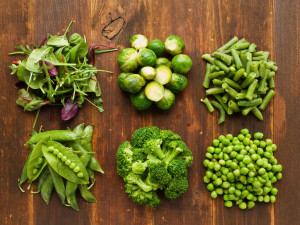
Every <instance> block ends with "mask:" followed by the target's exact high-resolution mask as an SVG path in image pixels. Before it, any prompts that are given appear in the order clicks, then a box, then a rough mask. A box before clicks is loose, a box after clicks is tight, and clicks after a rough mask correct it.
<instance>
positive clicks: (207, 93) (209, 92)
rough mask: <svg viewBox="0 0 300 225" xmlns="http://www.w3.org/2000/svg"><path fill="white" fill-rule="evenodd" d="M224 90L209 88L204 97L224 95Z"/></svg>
mask: <svg viewBox="0 0 300 225" xmlns="http://www.w3.org/2000/svg"><path fill="white" fill-rule="evenodd" d="M224 92H225V90H224V89H223V88H221V87H215V88H210V89H207V90H206V91H205V93H206V95H215V94H221V93H224Z"/></svg>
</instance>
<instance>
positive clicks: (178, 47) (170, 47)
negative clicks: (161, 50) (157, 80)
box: [165, 35, 185, 55]
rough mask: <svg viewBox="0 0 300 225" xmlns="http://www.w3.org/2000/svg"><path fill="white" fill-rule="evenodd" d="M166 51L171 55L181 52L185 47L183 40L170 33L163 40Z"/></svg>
mask: <svg viewBox="0 0 300 225" xmlns="http://www.w3.org/2000/svg"><path fill="white" fill-rule="evenodd" d="M165 48H166V51H167V52H168V53H169V54H171V55H178V54H180V53H181V52H183V50H184V48H185V43H184V41H183V40H182V39H181V38H180V37H178V36H177V35H170V36H168V37H167V39H166V41H165Z"/></svg>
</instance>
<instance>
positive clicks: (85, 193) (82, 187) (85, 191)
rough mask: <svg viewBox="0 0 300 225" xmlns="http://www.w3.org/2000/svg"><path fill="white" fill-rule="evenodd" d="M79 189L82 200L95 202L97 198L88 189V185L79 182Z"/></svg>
mask: <svg viewBox="0 0 300 225" xmlns="http://www.w3.org/2000/svg"><path fill="white" fill-rule="evenodd" d="M79 191H80V194H81V196H82V198H83V199H84V200H86V201H88V202H97V199H96V198H95V196H94V195H93V193H92V192H91V191H90V190H89V189H88V186H87V185H86V184H80V185H79Z"/></svg>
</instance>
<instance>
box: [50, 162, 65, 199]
mask: <svg viewBox="0 0 300 225" xmlns="http://www.w3.org/2000/svg"><path fill="white" fill-rule="evenodd" d="M48 169H49V171H50V174H51V177H52V181H53V185H54V188H55V190H56V193H57V194H58V196H59V198H60V200H61V202H62V204H64V203H65V198H66V188H65V183H64V181H63V178H62V177H61V176H60V175H59V174H58V173H56V172H55V171H54V170H53V169H52V168H51V166H49V165H48Z"/></svg>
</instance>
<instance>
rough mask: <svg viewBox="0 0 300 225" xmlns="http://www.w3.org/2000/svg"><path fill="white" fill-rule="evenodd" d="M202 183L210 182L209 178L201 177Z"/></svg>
mask: <svg viewBox="0 0 300 225" xmlns="http://www.w3.org/2000/svg"><path fill="white" fill-rule="evenodd" d="M203 181H204V183H206V184H208V183H209V182H210V179H209V178H208V177H207V176H204V177H203Z"/></svg>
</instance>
